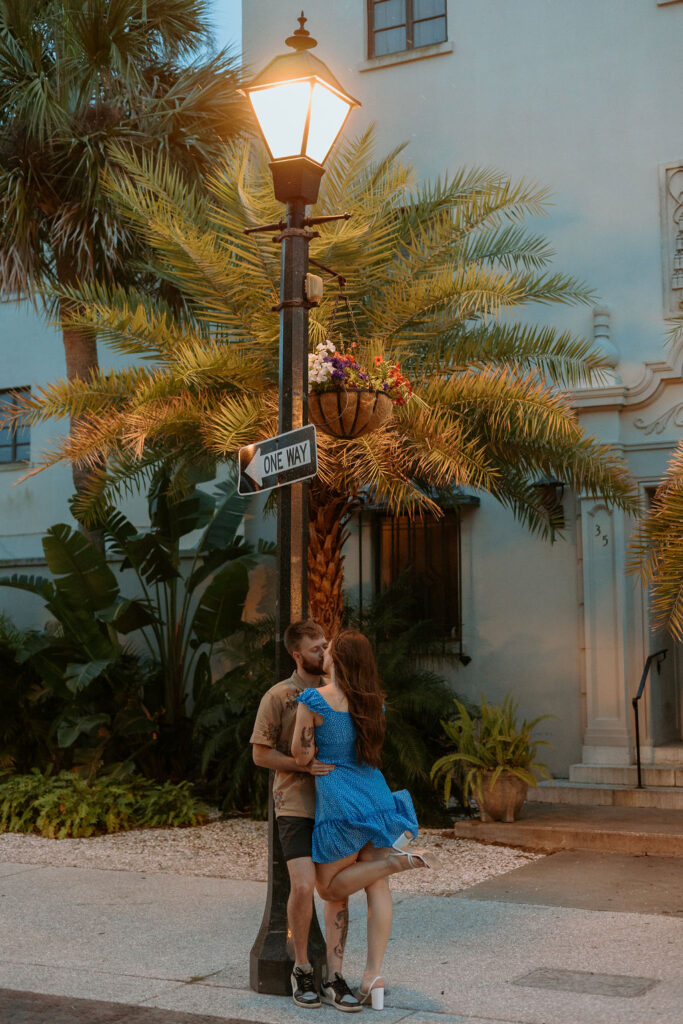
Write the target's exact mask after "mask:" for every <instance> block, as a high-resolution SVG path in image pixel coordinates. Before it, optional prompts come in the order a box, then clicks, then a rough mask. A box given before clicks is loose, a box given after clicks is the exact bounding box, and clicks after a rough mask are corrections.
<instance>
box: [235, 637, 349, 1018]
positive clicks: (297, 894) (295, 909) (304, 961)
mask: <svg viewBox="0 0 683 1024" xmlns="http://www.w3.org/2000/svg"><path fill="white" fill-rule="evenodd" d="M284 642H285V647H286V648H287V651H288V652H289V654H290V655H291V656H292V658H293V659H294V662H295V663H296V669H295V671H294V672H293V673H292V675H291V676H290V678H289V679H285V680H283V681H282V682H279V683H276V684H275V686H271V688H270V690H268V691H267V692H266V693H265V694H264V695H263V697H262V699H261V703H260V705H259V709H258V713H257V715H256V721H255V722H254V730H253V732H252V735H251V740H250V742H251V744H252V750H253V756H254V763H255V764H257V765H259V766H260V767H261V768H272V769H273V770H274V771H275V780H274V782H273V802H274V805H275V817H276V819H277V826H278V833H279V836H280V844H281V846H282V852H283V854H284V858H285V861H286V863H287V870H288V872H289V883H290V890H289V899H288V900H287V921H288V924H289V930H290V932H291V935H292V942H293V945H294V969H293V971H292V979H291V980H292V998H293V1000H294V1002H295V1003H296V1005H297V1006H301V1007H303V1008H304V1009H309V1008H315V1007H318V1006H320V1001H321V999H322V1001H323V1002H326V1003H330V1004H331V1005H332V1006H334V1007H335V1008H336V1009H337V1010H342V1011H344V1012H346V1013H349V1012H351V1013H353V1012H356V1011H359V1010H361V1009H362V1007H361V1004H360V1003H359V1002H358V1000H357V999H356V998H355V997H354V995H353V993H352V992H351V990H350V988H349V986H348V985H347V984H346V981H345V980H344V978H343V976H342V960H343V957H344V946H345V944H346V933H347V931H348V924H349V909H348V900H346V899H342V900H329V901H326V902H325V942H326V946H327V970H326V974H325V977H324V978H323V984H322V991H321V993H320V996H319V995H318V993H317V992H316V989H315V983H314V980H313V968H312V966H311V964H310V962H309V959H308V934H309V931H310V926H311V919H312V915H313V891H314V888H315V865H314V864H313V858H312V843H313V824H314V819H315V779H314V776H316V775H327V773H328V772H330V771H334V765H330V764H323V763H322V762H320V761H318V760H317V758H314V759H313V761H311V763H310V764H308V765H306V766H305V767H303V768H301V767H299V766H298V765H297V764H296V762H295V760H294V758H293V757H292V756H291V747H292V736H293V733H294V723H295V721H296V711H297V707H298V703H297V699H296V698H297V696H298V694H299V693H301V691H302V690H305V689H306V688H307V687H315V688H316V689H317V688H318V687H319V686H320V685H321V683H322V679H321V675H322V669H323V657H324V654H325V649H326V648H327V641H326V639H325V634H324V632H323V629H322V627H321V626H320V625H319V624H318V623H317V622H314V621H313V620H312V619H308V620H306V621H302V622H293V623H292V624H291V625H290V626H288V627H287V629H286V631H285V636H284Z"/></svg>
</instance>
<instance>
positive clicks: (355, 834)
mask: <svg viewBox="0 0 683 1024" xmlns="http://www.w3.org/2000/svg"><path fill="white" fill-rule="evenodd" d="M297 699H298V701H299V702H300V703H301V704H305V705H306V707H307V708H310V710H311V711H314V712H315V714H316V715H322V716H323V717H324V719H325V720H324V722H323V724H322V725H318V726H316V729H315V742H316V746H317V748H318V754H317V757H318V760H319V761H325V762H326V763H328V764H333V765H335V769H334V771H333V772H330V773H329V774H328V775H316V777H315V826H314V828H313V860H314V861H315V862H316V863H317V864H329V863H330V862H331V861H334V860H339V859H340V858H341V857H347V856H348V855H349V854H350V853H356V852H357V851H358V850H362V848H363V847H364V846H365V844H366V843H372V844H373V846H377V847H386V846H391V844H392V843H393V842H395V841H396V840H397V839H398V837H399V836H400V835H401V834H402V833H403V832H411V833H412V834H413V836H416V835H417V828H418V826H417V818H416V816H415V808H414V807H413V801H412V800H411V798H410V793H409V792H408V791H407V790H406V789H402V790H400V792H398V793H392V792H391V790H390V789H389V787H388V786H387V784H386V781H385V779H384V776H383V775H382V773H381V771H380V770H379V768H370V767H369V765H367V764H363V763H360V762H359V761H358V758H357V756H356V730H355V728H354V725H353V721H352V719H351V715H350V714H349V713H348V711H335V710H334V708H332V707H330V705H329V704H328V703H327V701H326V700H325V698H324V697H321V695H320V694H319V693H318V691H317V690H315V689H308V690H303V692H302V693H300V694H299V696H298V698H297Z"/></svg>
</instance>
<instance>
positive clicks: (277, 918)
mask: <svg viewBox="0 0 683 1024" xmlns="http://www.w3.org/2000/svg"><path fill="white" fill-rule="evenodd" d="M298 20H299V28H298V29H297V30H296V31H295V32H294V34H293V35H291V36H290V37H289V38H288V39H287V40H286V43H287V45H288V46H289V47H290V48H291V51H292V52H290V53H285V54H282V55H281V56H279V57H275V58H274V60H272V61H271V62H270V63H269V64H268V65H267V66H266V67H265V68H264V69H263V71H261V73H260V74H258V75H257V76H256V78H254V80H253V81H252V82H251V83H250V84H249V85H248V86H246V87H245V89H244V92H245V93H246V95H247V97H248V99H249V102H250V103H251V107H252V110H253V111H254V115H255V117H256V120H257V122H258V125H259V128H260V130H261V134H262V135H263V139H264V142H265V144H266V147H267V149H268V153H269V154H270V157H271V162H270V169H271V171H272V174H273V184H274V190H275V198H276V199H278V200H279V201H280V202H281V203H286V205H287V216H286V220H285V221H283V222H281V223H279V224H270V225H260V226H259V227H256V228H251V229H249V230H250V231H264V230H270V231H272V230H273V229H276V230H278V231H279V235H278V238H277V241H278V242H280V244H281V245H282V259H281V274H280V302H279V304H278V305H277V306H276V307H275V309H276V310H277V311H278V312H279V313H280V368H279V433H280V434H284V433H287V432H288V431H290V430H295V429H297V428H299V427H303V426H304V425H305V424H306V423H307V420H308V407H307V395H308V310H309V308H310V307H311V306H312V305H314V303H312V302H310V301H309V300H308V297H307V295H306V290H305V289H306V285H305V282H306V274H307V272H308V245H309V242H310V240H311V239H312V238H316V237H317V232H315V231H311V230H310V228H311V227H313V226H315V225H316V224H321V223H325V222H327V221H331V220H337V219H339V218H338V217H336V216H328V217H307V216H306V206H307V205H308V204H310V203H314V202H315V201H316V200H317V198H318V190H319V188H320V180H321V178H322V176H323V174H324V173H325V171H324V167H323V164H324V162H325V159H326V157H327V155H328V154H329V152H330V150H331V149H332V147H333V145H334V143H335V141H336V140H337V137H338V136H339V133H340V132H341V130H342V128H343V127H344V123H345V122H346V119H347V117H348V115H349V113H350V111H351V110H352V109H353V107H357V106H359V105H360V104H359V103H358V102H357V101H356V100H354V99H353V97H352V96H349V94H348V93H347V92H346V91H345V90H344V89H343V88H342V86H341V85H340V84H339V82H338V81H337V79H336V78H335V76H334V75H333V74H332V72H331V71H330V69H329V68H328V67H327V66H326V65H325V64H323V62H322V61H321V60H319V58H318V57H315V56H314V55H313V54H312V53H310V50H312V49H313V48H314V47H315V46H316V45H317V44H316V40H315V39H313V38H312V36H311V35H310V33H309V32H308V31H307V30H306V29H305V28H304V25H305V23H306V18H305V17H304V13H303V11H302V12H301V17H300V18H299V19H298ZM342 216H343V217H345V218H346V217H348V215H342ZM306 487H307V485H306V481H301V482H299V483H295V484H290V485H288V486H284V487H280V488H279V489H278V516H277V520H278V523H277V600H276V608H275V640H276V678H277V679H278V680H279V679H282V678H284V676H285V675H286V674H288V672H289V671H291V669H289V670H287V669H286V666H287V664H288V660H289V659H288V655H287V653H286V651H285V650H284V645H283V635H284V631H285V629H286V628H287V626H288V625H289V623H290V622H293V621H296V620H297V619H304V618H306V611H307V604H308V601H307V597H308V595H307V558H308V502H307V490H306ZM269 805H270V806H269V812H268V846H269V853H268V896H267V899H266V907H265V910H264V914H263V920H262V922H261V928H260V930H259V933H258V936H257V938H256V941H255V943H254V945H253V947H252V950H251V955H250V963H249V983H250V985H251V987H252V988H253V989H254V990H255V991H257V992H265V993H270V994H273V995H286V994H287V993H288V992H289V991H290V988H289V976H290V971H291V960H290V958H289V954H288V951H287V896H288V893H289V876H288V873H287V868H286V865H285V863H284V860H283V857H282V850H281V848H280V842H279V838H278V834H277V828H276V827H275V821H274V812H273V801H272V798H271V799H270V800H269ZM309 949H310V954H311V961H312V963H313V965H314V967H316V968H317V970H318V971H319V968H320V965H321V963H322V959H323V957H324V953H325V947H324V943H323V940H322V936H321V934H320V928H319V925H318V921H317V917H316V914H315V912H314V914H313V921H312V927H311V935H310V939H309ZM318 980H319V978H318Z"/></svg>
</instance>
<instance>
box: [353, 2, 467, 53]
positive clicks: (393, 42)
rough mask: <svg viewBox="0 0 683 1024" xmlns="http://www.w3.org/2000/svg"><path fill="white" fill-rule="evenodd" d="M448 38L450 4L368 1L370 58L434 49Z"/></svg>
mask: <svg viewBox="0 0 683 1024" xmlns="http://www.w3.org/2000/svg"><path fill="white" fill-rule="evenodd" d="M447 38H448V33H447V26H446V0H368V57H384V56H385V55H386V54H389V53H400V52H401V51H402V50H414V49H417V48H418V47H419V46H431V45H433V44H434V43H443V42H445V41H446V39H447Z"/></svg>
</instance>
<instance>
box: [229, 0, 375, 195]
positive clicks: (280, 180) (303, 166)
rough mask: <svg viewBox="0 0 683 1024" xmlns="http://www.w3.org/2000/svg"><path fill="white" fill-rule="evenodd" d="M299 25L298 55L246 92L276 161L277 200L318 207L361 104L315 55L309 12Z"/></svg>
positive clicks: (270, 68)
mask: <svg viewBox="0 0 683 1024" xmlns="http://www.w3.org/2000/svg"><path fill="white" fill-rule="evenodd" d="M298 21H299V25H300V27H299V28H298V29H297V30H296V31H295V32H294V34H293V35H291V36H290V37H289V38H288V39H286V40H285V42H286V43H287V46H290V47H291V48H292V51H293V52H292V53H285V54H282V55H281V56H279V57H275V58H274V59H273V60H272V61H271V62H270V64H268V65H267V66H266V67H265V68H264V69H263V71H261V73H260V74H258V75H257V76H256V78H255V79H254V80H253V82H251V84H250V85H248V86H247V87H246V88H245V89H244V92H245V93H246V95H247V96H248V98H249V102H250V103H251V107H252V110H253V111H254V116H255V117H256V120H257V122H258V125H259V128H260V130H261V134H262V136H263V140H264V142H265V144H266V146H267V148H268V152H269V154H270V157H271V164H270V169H271V171H272V173H273V182H274V185H275V196H276V198H277V199H279V200H280V202H283V203H287V202H292V201H295V200H299V201H301V202H304V203H314V202H315V201H316V199H317V198H318V189H319V187H320V179H321V178H322V176H323V174H324V173H325V171H324V168H323V164H324V163H325V160H326V158H327V155H328V153H329V152H330V150H331V149H332V147H333V145H334V143H335V141H336V139H337V137H338V135H339V133H340V132H341V130H342V128H343V127H344V124H345V122H346V119H347V117H348V116H349V113H350V111H351V110H352V109H353V107H358V106H360V104H359V103H358V101H357V100H354V98H353V97H352V96H349V95H348V93H347V92H346V91H345V90H344V89H343V88H342V86H341V85H340V84H339V82H338V81H337V79H336V78H335V76H334V75H333V74H332V72H331V71H330V69H329V68H328V67H327V65H326V64H324V63H323V62H322V61H321V60H320V59H319V58H318V57H315V56H314V55H313V54H312V53H310V52H309V51H310V50H312V49H313V47H314V46H316V45H317V42H316V40H315V39H313V37H312V36H311V35H310V33H309V32H307V31H306V29H305V28H304V24H305V22H306V18H305V17H304V13H303V11H302V12H301V17H300V18H299V19H298Z"/></svg>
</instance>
